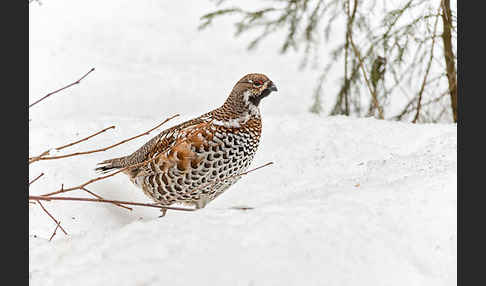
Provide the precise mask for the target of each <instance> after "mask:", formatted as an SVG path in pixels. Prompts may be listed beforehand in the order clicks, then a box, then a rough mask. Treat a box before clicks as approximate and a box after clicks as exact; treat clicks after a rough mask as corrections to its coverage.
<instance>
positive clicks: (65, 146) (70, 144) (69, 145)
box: [56, 125, 115, 151]
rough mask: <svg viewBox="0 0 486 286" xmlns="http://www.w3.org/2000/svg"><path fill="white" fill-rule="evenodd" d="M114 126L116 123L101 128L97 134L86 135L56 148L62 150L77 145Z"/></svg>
mask: <svg viewBox="0 0 486 286" xmlns="http://www.w3.org/2000/svg"><path fill="white" fill-rule="evenodd" d="M113 128H115V126H114V125H113V126H110V127H106V128H105V129H103V130H100V131H98V132H96V133H95V134H93V135H90V136H88V137H86V138H83V139H81V140H78V141H76V142H73V143H69V144H67V145H64V146H61V147H57V148H56V150H57V151H60V150H62V149H64V148H67V147H71V146H73V145H76V144H78V143H81V142H83V141H86V140H89V139H91V138H92V137H95V136H96V135H99V134H101V133H103V132H105V131H106V130H109V129H113Z"/></svg>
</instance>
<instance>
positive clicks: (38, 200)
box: [29, 196, 67, 235]
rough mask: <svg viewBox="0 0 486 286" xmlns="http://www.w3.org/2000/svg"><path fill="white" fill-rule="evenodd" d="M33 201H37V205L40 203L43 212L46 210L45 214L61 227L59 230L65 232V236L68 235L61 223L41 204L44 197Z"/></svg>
mask: <svg viewBox="0 0 486 286" xmlns="http://www.w3.org/2000/svg"><path fill="white" fill-rule="evenodd" d="M30 197H31V196H29V200H30V199H31V198H30ZM33 200H36V201H37V203H39V205H40V206H41V208H42V210H44V212H45V213H46V214H47V215H48V216H49V217H50V218H51V219H52V220H53V221H54V222H55V223H56V225H58V226H59V228H60V229H61V230H62V232H64V234H65V235H67V232H66V231H65V230H64V228H63V227H62V226H61V224H60V222H58V221H57V220H56V219H55V218H54V217H53V216H52V215H51V214H50V213H49V212H48V211H47V210H46V208H45V207H44V206H43V205H42V204H41V202H40V201H41V200H42V197H39V199H35V198H34V199H33Z"/></svg>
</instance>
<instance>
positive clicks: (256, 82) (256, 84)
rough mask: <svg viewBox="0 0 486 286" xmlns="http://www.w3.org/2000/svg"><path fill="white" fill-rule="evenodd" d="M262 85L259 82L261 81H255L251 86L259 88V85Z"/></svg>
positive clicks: (261, 82)
mask: <svg viewBox="0 0 486 286" xmlns="http://www.w3.org/2000/svg"><path fill="white" fill-rule="evenodd" d="M262 84H263V81H261V80H257V81H255V82H254V83H253V85H255V86H260V85H262Z"/></svg>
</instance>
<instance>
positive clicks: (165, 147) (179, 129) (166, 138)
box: [129, 118, 212, 178]
mask: <svg viewBox="0 0 486 286" xmlns="http://www.w3.org/2000/svg"><path fill="white" fill-rule="evenodd" d="M159 135H160V136H157V137H155V138H153V139H152V140H150V141H149V142H147V143H146V144H145V145H144V146H142V147H141V148H140V149H139V150H137V151H136V152H135V153H134V154H132V155H133V156H137V158H138V159H137V163H141V162H143V161H146V160H150V159H153V160H151V161H149V162H148V163H147V164H145V165H142V166H140V167H137V168H134V169H132V170H131V171H130V172H129V175H130V176H131V177H132V178H135V177H138V176H148V175H152V174H156V173H159V172H161V171H162V172H165V171H167V170H168V169H170V168H174V167H177V168H178V169H179V170H180V171H187V170H189V169H190V167H191V166H192V167H194V168H195V167H196V166H197V165H198V164H199V162H200V161H201V160H202V159H203V158H202V157H201V156H197V154H196V153H195V152H194V151H193V150H195V148H201V147H207V146H209V145H208V142H209V141H210V140H211V139H212V132H211V122H209V121H206V120H204V119H202V118H199V119H194V120H191V121H188V122H185V123H182V124H180V125H177V126H174V127H173V128H170V129H167V130H166V131H164V132H163V133H161V134H159ZM137 163H135V164H137Z"/></svg>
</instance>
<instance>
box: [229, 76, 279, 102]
mask: <svg viewBox="0 0 486 286" xmlns="http://www.w3.org/2000/svg"><path fill="white" fill-rule="evenodd" d="M233 90H238V91H240V92H242V96H243V99H244V100H245V101H247V102H248V103H249V104H252V105H254V106H258V105H259V104H260V100H262V98H264V97H267V96H268V95H269V94H270V93H271V92H272V91H277V87H276V86H275V84H273V82H272V81H271V80H270V79H269V78H268V77H267V76H266V75H264V74H260V73H250V74H247V75H245V76H244V77H242V78H241V79H240V80H239V81H238V82H237V83H236V85H235V87H234V88H233Z"/></svg>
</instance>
